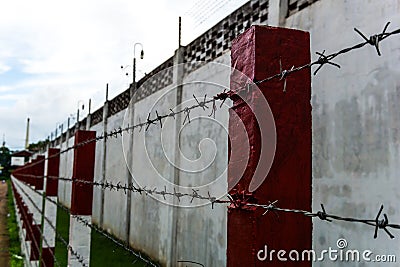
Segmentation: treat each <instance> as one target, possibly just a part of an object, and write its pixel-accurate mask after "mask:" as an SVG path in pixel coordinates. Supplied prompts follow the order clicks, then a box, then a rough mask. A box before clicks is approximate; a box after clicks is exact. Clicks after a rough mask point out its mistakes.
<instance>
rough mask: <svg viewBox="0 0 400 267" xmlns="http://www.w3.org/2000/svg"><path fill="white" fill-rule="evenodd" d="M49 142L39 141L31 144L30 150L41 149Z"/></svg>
mask: <svg viewBox="0 0 400 267" xmlns="http://www.w3.org/2000/svg"><path fill="white" fill-rule="evenodd" d="M48 143H49V140H45V141H39V142H37V143H32V144H29V146H28V150H29V151H34V152H37V151H40V150H42V149H45V148H46V146H47V144H48Z"/></svg>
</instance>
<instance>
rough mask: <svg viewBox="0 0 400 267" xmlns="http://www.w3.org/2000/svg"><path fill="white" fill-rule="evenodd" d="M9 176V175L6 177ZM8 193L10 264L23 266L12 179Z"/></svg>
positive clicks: (8, 181) (18, 266)
mask: <svg viewBox="0 0 400 267" xmlns="http://www.w3.org/2000/svg"><path fill="white" fill-rule="evenodd" d="M4 178H7V177H4ZM7 184H8V193H7V211H8V214H10V215H9V216H8V217H7V228H8V233H9V252H10V265H11V267H23V266H24V260H23V259H21V258H20V257H22V256H21V242H20V240H19V234H18V231H19V230H18V224H17V218H16V215H15V205H14V200H13V197H12V191H11V181H10V180H9V179H7Z"/></svg>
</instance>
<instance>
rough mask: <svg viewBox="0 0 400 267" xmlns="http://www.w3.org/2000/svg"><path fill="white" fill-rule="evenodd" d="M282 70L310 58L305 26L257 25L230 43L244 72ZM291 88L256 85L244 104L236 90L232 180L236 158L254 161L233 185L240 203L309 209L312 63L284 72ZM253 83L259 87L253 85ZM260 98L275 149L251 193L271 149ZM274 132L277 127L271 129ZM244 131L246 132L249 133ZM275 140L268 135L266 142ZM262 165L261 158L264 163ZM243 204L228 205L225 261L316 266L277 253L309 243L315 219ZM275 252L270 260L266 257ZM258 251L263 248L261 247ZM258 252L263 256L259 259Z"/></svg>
mask: <svg viewBox="0 0 400 267" xmlns="http://www.w3.org/2000/svg"><path fill="white" fill-rule="evenodd" d="M280 61H281V64H282V69H290V68H291V67H292V66H295V67H296V66H300V65H304V64H306V63H309V62H310V40H309V34H308V33H306V32H303V31H298V30H291V29H282V28H272V27H266V26H253V27H251V28H250V29H248V30H247V31H245V32H244V33H243V34H242V35H241V36H239V37H238V38H237V39H236V40H235V41H234V42H233V44H232V51H231V62H232V66H233V67H235V68H236V69H237V70H239V71H241V72H243V73H244V74H245V75H246V76H248V77H249V78H250V79H251V80H254V81H257V80H258V81H259V80H262V79H264V78H266V77H269V76H272V75H275V74H277V73H280ZM234 79H235V77H233V76H231V87H232V88H231V90H232V91H233V93H238V92H239V90H245V89H243V88H239V87H238V86H236V85H235V81H234ZM286 82H287V85H286V92H283V88H284V81H283V80H282V81H280V80H279V79H273V80H271V81H268V82H264V83H261V84H259V85H258V86H259V90H257V89H255V90H252V91H251V92H249V93H247V95H246V97H247V98H248V99H247V100H246V103H245V102H244V101H243V100H242V99H241V98H239V97H235V96H233V97H232V98H233V107H232V108H231V111H230V112H231V113H232V112H234V113H236V116H232V115H231V116H230V120H229V134H230V141H231V145H230V147H231V148H232V149H231V151H230V164H229V169H228V183H232V177H234V175H235V171H236V169H235V167H236V166H235V162H239V161H240V160H241V159H243V158H244V157H245V154H246V153H248V156H249V161H248V164H247V167H245V168H246V170H245V172H244V175H243V177H242V178H241V180H240V181H239V183H237V184H236V185H235V186H234V185H232V184H230V188H231V186H234V188H233V189H232V190H231V191H230V194H231V195H232V197H233V198H234V199H235V200H236V201H238V202H241V203H242V204H244V203H246V202H251V203H259V204H268V202H269V201H275V200H278V202H277V204H276V205H277V206H278V207H282V208H292V209H304V210H310V209H311V105H310V99H311V73H310V69H304V70H302V71H299V72H296V73H293V74H291V75H289V76H288V77H287V81H286ZM253 89H254V88H253ZM262 96H264V97H265V99H266V100H267V101H268V104H269V106H270V108H271V111H272V114H273V116H274V119H275V127H276V138H277V145H276V152H275V158H274V161H273V163H272V166H271V169H270V171H269V173H268V174H267V176H266V179H265V180H264V181H263V182H262V184H261V185H260V186H259V187H258V188H257V189H256V190H255V191H253V192H250V191H252V190H249V185H250V182H251V180H252V178H253V174H254V172H255V169H256V166H257V164H258V160H259V159H260V153H261V151H265V150H268V149H271V148H270V147H267V146H266V145H265V146H264V147H261V146H260V143H261V142H260V140H262V139H264V140H263V141H264V142H263V143H264V144H267V145H269V144H270V143H271V142H268V140H267V142H265V140H266V139H268V138H271V135H270V134H268V133H267V134H262V133H261V132H260V129H259V122H257V119H256V116H255V115H254V113H263V112H264V113H265V112H268V110H267V109H264V108H265V107H262V105H260V99H261V98H262ZM239 123H243V124H244V126H245V127H246V132H247V133H244V134H241V133H240V132H239V131H237V125H238V124H239ZM271 130H272V128H271ZM246 135H247V136H246ZM244 138H247V139H248V142H249V147H250V148H251V149H250V151H248V152H247V151H241V149H240V148H241V147H243V146H242V145H241V142H243V140H244ZM269 141H271V140H269ZM261 164H262V163H261ZM263 213H264V210H262V209H257V208H255V207H249V206H247V205H244V206H243V207H242V208H238V207H233V206H231V207H230V208H229V210H228V246H227V266H229V267H233V266H238V267H239V266H240V267H242V266H274V267H279V266H297V267H298V266H311V262H310V261H290V260H288V261H280V260H278V258H277V255H276V254H277V251H279V250H281V249H282V250H286V251H287V253H286V255H285V256H286V257H288V253H289V252H290V250H293V249H294V250H298V251H299V252H300V254H301V251H302V250H303V249H310V248H311V246H312V243H311V241H312V221H311V218H309V217H305V216H300V215H296V214H293V213H278V215H279V217H277V216H276V215H275V214H274V212H272V211H270V212H269V213H267V214H266V215H264V216H263V215H262V214H263ZM265 246H267V253H269V252H271V250H275V254H273V255H272V258H270V257H267V259H265V260H263V257H264V256H265V255H264V254H265V253H264V252H263V251H261V252H260V250H264V251H265V248H266V247H265ZM259 252H260V253H259ZM257 254H259V256H260V258H261V259H258V257H257Z"/></svg>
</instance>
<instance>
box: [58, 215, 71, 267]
mask: <svg viewBox="0 0 400 267" xmlns="http://www.w3.org/2000/svg"><path fill="white" fill-rule="evenodd" d="M56 229H57V233H58V234H59V235H61V236H62V238H63V239H64V240H65V241H67V242H68V240H69V214H68V213H67V212H66V211H64V210H63V209H60V208H57V224H56ZM55 250H56V251H55V256H56V259H57V261H58V263H59V264H60V266H67V263H68V250H67V248H66V247H65V245H64V244H63V243H62V242H61V241H60V239H59V238H56V248H55Z"/></svg>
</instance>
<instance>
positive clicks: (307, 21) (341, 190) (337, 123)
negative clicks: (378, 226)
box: [283, 0, 400, 266]
mask: <svg viewBox="0 0 400 267" xmlns="http://www.w3.org/2000/svg"><path fill="white" fill-rule="evenodd" d="M399 19H400V1H397V0H387V1H362V0H355V1H337V0H322V1H318V2H316V3H315V4H313V5H312V6H310V7H309V8H307V9H304V10H302V11H300V12H298V13H296V14H294V15H293V16H291V17H289V18H288V19H287V20H286V22H285V23H284V25H283V26H284V27H289V28H296V29H302V30H305V31H309V32H310V35H311V45H312V51H323V50H324V49H326V51H327V53H330V52H334V51H337V50H339V49H341V48H343V47H345V46H349V45H352V44H355V43H357V42H359V41H362V39H361V37H360V36H359V35H358V34H357V33H356V32H354V31H353V28H354V27H357V28H358V29H359V30H361V31H362V32H363V33H364V34H365V35H366V36H369V35H372V34H375V33H378V32H380V31H382V29H383V26H384V25H385V24H386V22H388V21H391V22H392V24H391V25H390V26H389V29H391V30H393V29H397V28H399V26H400V24H399V21H400V20H399ZM391 30H389V31H391ZM399 38H400V37H399V36H394V37H392V38H389V39H388V40H386V41H385V42H382V44H381V52H382V56H381V57H379V56H378V55H377V53H376V51H375V48H374V47H372V46H368V47H365V48H363V49H361V50H359V51H354V52H351V53H348V54H346V55H344V56H341V57H338V58H337V59H335V60H334V61H335V62H337V63H339V64H340V65H341V69H336V68H335V67H331V66H325V67H324V68H323V69H322V70H321V71H320V72H319V73H318V75H317V76H313V79H312V108H313V113H312V116H313V147H312V149H313V208H314V209H315V210H319V209H320V203H323V204H324V205H325V208H326V209H327V212H329V213H333V214H335V213H336V214H340V215H342V216H351V217H358V218H375V216H376V215H377V213H378V210H379V208H380V205H381V204H384V205H385V209H384V211H385V212H386V213H387V215H388V216H389V218H390V220H391V221H392V222H399V221H400V210H399V207H398V203H399V200H400V194H399V187H398V186H399V180H398V179H399V175H400V169H399V168H398V166H399V162H400V132H399V126H400V116H399V114H400V105H399V103H400V76H399V73H400V39H399ZM312 56H313V58H314V59H316V55H315V54H313V55H312ZM288 90H290V89H288ZM382 218H383V217H382ZM373 234H374V229H373V227H369V226H365V225H360V224H354V223H346V222H343V223H326V222H322V221H319V220H314V236H313V238H314V240H313V245H314V247H315V249H317V250H318V251H321V250H322V249H327V248H328V247H329V246H331V247H333V248H336V241H337V239H339V238H345V239H346V240H347V241H348V244H349V248H352V249H360V250H364V249H370V250H371V251H373V253H374V254H396V252H398V251H399V247H400V241H399V239H398V238H396V239H393V240H391V239H390V238H389V237H388V235H387V234H386V233H384V232H383V231H382V232H380V233H379V236H378V239H376V240H375V239H373ZM393 234H395V235H396V236H398V233H395V231H393ZM398 257H399V255H397V258H398ZM331 264H332V263H330V262H326V263H318V264H317V266H332V265H331ZM374 264H376V263H369V264H365V263H353V265H352V266H372V265H374ZM389 265H390V266H400V263H397V265H396V264H394V263H391V264H389ZM338 266H344V265H338ZM346 266H347V265H346ZM374 266H376V265H374Z"/></svg>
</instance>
